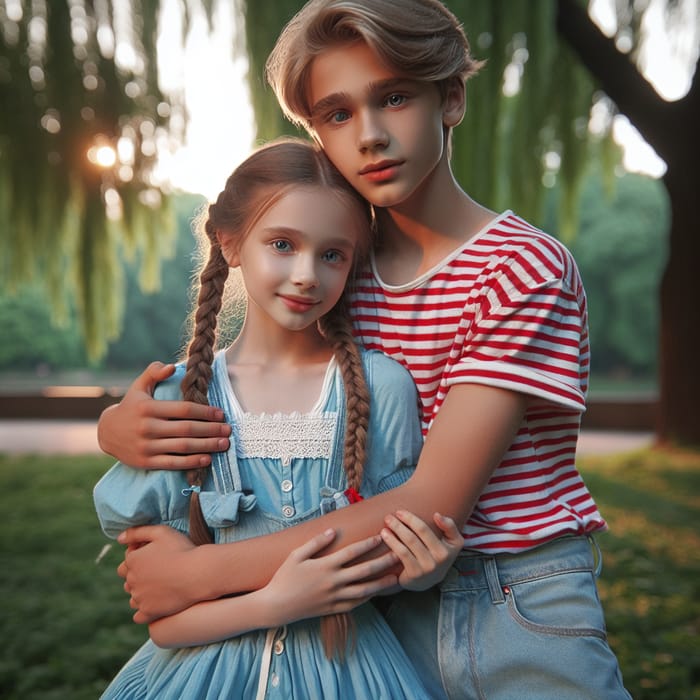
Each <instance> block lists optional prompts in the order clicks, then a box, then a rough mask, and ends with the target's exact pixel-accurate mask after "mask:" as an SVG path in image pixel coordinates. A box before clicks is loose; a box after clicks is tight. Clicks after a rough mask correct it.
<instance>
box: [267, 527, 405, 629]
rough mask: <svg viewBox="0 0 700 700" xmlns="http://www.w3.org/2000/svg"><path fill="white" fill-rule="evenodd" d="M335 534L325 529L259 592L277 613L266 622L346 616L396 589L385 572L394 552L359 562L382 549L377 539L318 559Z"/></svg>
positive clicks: (393, 560)
mask: <svg viewBox="0 0 700 700" xmlns="http://www.w3.org/2000/svg"><path fill="white" fill-rule="evenodd" d="M335 535H336V533H335V531H334V530H326V531H325V532H323V533H322V534H320V535H317V536H316V537H314V538H312V539H311V540H309V541H308V542H307V543H306V544H303V545H302V546H301V547H298V548H297V549H294V550H292V552H291V553H290V554H289V556H288V557H287V559H286V560H285V561H284V563H283V564H282V566H280V568H279V569H278V570H277V572H276V573H275V575H274V576H273V577H272V579H271V580H270V582H269V583H268V584H267V586H265V588H263V589H261V591H260V593H261V594H263V595H265V596H266V598H268V599H269V602H268V605H269V606H270V610H274V611H275V612H274V613H273V616H274V619H273V620H268V623H272V624H274V625H281V624H286V623H289V622H293V621H295V620H301V619H306V618H309V617H318V616H321V615H328V614H331V613H341V612H348V611H350V610H352V609H353V608H356V607H357V606H358V605H361V604H362V603H364V602H366V601H367V600H369V599H370V598H371V597H372V596H374V595H376V594H378V593H381V592H382V591H384V590H386V589H387V588H391V587H395V586H396V584H397V578H396V575H395V574H390V573H386V572H387V571H388V570H389V569H390V568H391V567H395V565H396V563H397V561H398V559H397V557H396V556H395V555H394V554H393V553H392V552H385V553H383V554H381V555H380V556H378V557H376V558H374V559H369V560H367V561H361V562H356V561H355V560H357V559H358V557H362V556H363V555H366V554H368V553H370V552H372V550H374V549H376V548H377V547H378V546H380V545H381V542H382V539H381V537H380V536H379V535H374V536H372V537H368V538H367V539H365V540H361V541H360V542H355V543H353V544H350V545H347V546H346V547H343V548H342V549H339V550H338V551H336V552H333V553H332V554H326V555H325V556H319V557H315V556H314V555H316V554H318V553H319V552H320V551H321V550H323V549H324V548H325V547H326V546H328V545H329V544H330V543H331V542H332V541H333V539H334V538H335ZM353 562H354V563H353Z"/></svg>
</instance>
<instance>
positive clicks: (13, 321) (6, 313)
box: [0, 174, 669, 385]
mask: <svg viewBox="0 0 700 700" xmlns="http://www.w3.org/2000/svg"><path fill="white" fill-rule="evenodd" d="M557 197H558V190H557V189H556V188H555V189H554V190H552V191H551V192H550V198H549V202H548V206H547V207H546V209H547V210H548V211H547V212H546V213H545V222H546V220H547V218H551V220H552V223H555V222H556V216H557V214H556V208H557V203H556V200H557ZM204 201H205V200H204V199H203V198H202V197H198V196H194V195H180V196H177V197H175V198H174V199H173V205H174V206H173V210H174V212H175V219H176V221H177V236H176V241H175V254H174V256H173V259H172V260H171V261H169V262H168V263H167V264H165V265H164V266H163V270H162V273H161V286H160V290H159V291H158V292H157V293H154V294H148V295H144V294H143V293H142V292H141V290H140V288H139V282H138V266H139V261H138V260H133V261H131V262H125V263H124V264H125V279H126V297H125V313H126V315H127V317H128V319H129V323H127V324H126V325H125V327H124V330H123V332H122V334H121V336H120V338H119V339H118V340H117V341H115V342H112V343H110V345H109V347H108V350H107V353H106V355H105V356H104V357H103V358H102V360H100V362H99V364H98V365H97V366H96V367H99V368H101V369H103V370H121V369H124V370H133V369H134V368H140V367H143V366H145V365H146V364H147V363H148V362H150V361H151V360H152V359H153V358H156V357H157V358H160V359H161V360H163V361H171V360H174V359H176V358H177V357H178V355H179V352H180V349H181V346H182V343H183V335H182V334H183V324H184V322H185V317H186V314H187V311H188V306H189V297H188V286H189V279H190V274H191V270H192V256H193V253H194V237H193V235H192V231H191V225H192V220H193V217H194V215H195V214H196V212H197V211H198V210H199V208H200V207H201V206H202V205H203V204H204ZM668 215H669V213H668V203H667V199H666V194H665V191H664V188H663V186H662V185H661V184H660V183H659V182H658V180H654V179H652V178H649V177H645V176H642V175H632V174H628V175H625V176H624V177H622V178H620V179H619V181H618V183H617V186H616V188H615V193H614V196H613V197H612V198H608V197H606V196H604V195H603V184H602V182H601V179H600V177H599V176H598V175H596V174H592V175H591V176H590V177H589V178H588V179H587V180H586V181H585V186H584V187H583V191H582V215H581V225H580V230H579V233H578V235H577V236H576V238H575V239H574V240H573V241H572V243H571V248H572V252H573V253H574V255H575V257H576V260H577V262H578V265H579V268H580V270H581V274H582V276H583V279H584V283H585V285H586V288H587V294H588V304H589V308H590V314H591V329H590V331H591V343H592V345H593V347H594V348H595V352H594V353H593V359H592V362H593V365H592V370H593V372H594V374H596V375H598V376H602V375H608V376H610V375H612V376H615V377H618V378H621V379H633V380H639V379H642V380H653V379H654V378H655V377H656V367H657V359H658V357H657V355H658V344H657V342H656V338H657V336H658V330H659V311H658V303H657V296H658V285H659V282H660V279H661V274H662V272H663V268H664V265H665V261H666V257H667V255H668V250H667V248H668V236H667V233H666V232H667V230H668ZM0 327H2V328H3V329H4V331H5V338H4V341H3V343H2V346H0V372H1V371H10V370H12V369H22V370H25V371H37V370H38V371H40V372H44V373H47V372H49V373H50V372H56V371H59V370H66V369H74V368H79V367H84V366H85V365H86V364H87V361H88V359H87V356H86V352H85V348H84V346H83V345H82V343H81V342H80V334H79V332H78V321H77V317H76V315H75V313H71V314H69V316H68V317H67V319H66V323H65V324H64V325H63V326H62V327H59V328H55V327H54V326H52V324H51V322H50V312H49V308H48V304H47V302H46V299H45V297H44V292H43V289H42V287H41V285H35V286H27V287H26V289H25V291H24V292H23V293H22V294H21V295H19V296H14V295H8V294H1V293H0ZM594 385H595V382H594Z"/></svg>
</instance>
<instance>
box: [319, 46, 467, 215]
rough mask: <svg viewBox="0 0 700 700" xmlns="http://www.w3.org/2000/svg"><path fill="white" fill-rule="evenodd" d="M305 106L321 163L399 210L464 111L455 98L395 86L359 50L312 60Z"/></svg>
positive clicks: (395, 78)
mask: <svg viewBox="0 0 700 700" xmlns="http://www.w3.org/2000/svg"><path fill="white" fill-rule="evenodd" d="M309 100H310V104H311V125H312V127H313V130H314V132H315V134H316V137H317V138H318V140H319V141H320V143H321V146H322V147H323V150H324V151H325V152H326V155H328V157H329V158H330V159H331V161H332V162H333V163H334V165H335V166H336V168H338V170H340V172H341V173H342V174H343V175H344V176H345V178H346V179H347V180H348V181H349V182H350V183H351V184H352V185H353V187H355V189H356V190H358V191H359V192H360V194H362V195H363V196H364V197H365V198H366V199H367V200H368V201H370V202H371V203H372V204H374V205H375V206H378V207H395V206H398V205H400V204H404V203H406V202H407V201H408V199H409V198H410V197H411V195H412V194H413V193H414V192H415V191H416V190H417V189H418V187H419V186H420V185H421V184H422V183H423V182H424V181H425V180H426V178H428V177H429V176H430V174H431V173H433V172H434V171H435V169H436V168H437V166H438V164H439V163H440V162H441V161H442V160H443V158H444V159H445V160H446V153H445V131H444V128H445V127H451V126H455V125H456V124H458V123H459V121H460V120H461V118H462V115H463V111H464V101H463V93H459V94H454V95H450V96H448V98H447V99H445V100H444V101H443V100H442V99H441V96H440V93H439V90H438V89H437V86H436V85H434V84H432V83H426V82H421V81H415V80H409V79H406V78H402V77H401V76H399V75H397V74H396V73H395V72H393V71H392V70H391V69H389V68H387V67H386V66H385V65H384V64H383V63H381V62H380V61H379V59H378V58H377V56H376V55H375V53H374V52H373V51H372V49H370V47H369V46H367V45H366V44H364V43H359V44H353V45H350V46H338V47H335V48H329V49H326V50H325V51H324V52H323V53H322V54H320V55H319V56H317V57H316V58H315V59H314V61H313V63H312V65H311V73H310V80H309Z"/></svg>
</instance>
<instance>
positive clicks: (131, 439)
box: [97, 362, 231, 470]
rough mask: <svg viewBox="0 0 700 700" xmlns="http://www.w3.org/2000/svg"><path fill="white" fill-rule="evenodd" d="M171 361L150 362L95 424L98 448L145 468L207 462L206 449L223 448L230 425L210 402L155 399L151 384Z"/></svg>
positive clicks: (164, 374) (162, 377) (170, 370)
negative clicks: (122, 396)
mask: <svg viewBox="0 0 700 700" xmlns="http://www.w3.org/2000/svg"><path fill="white" fill-rule="evenodd" d="M174 369H175V365H164V364H163V363H161V362H153V363H151V364H150V365H149V366H148V367H147V368H146V369H145V370H144V372H143V373H142V374H140V375H139V376H138V377H137V378H136V379H135V380H134V381H133V383H132V384H131V386H130V387H129V389H128V391H127V392H126V394H125V395H124V398H123V399H122V400H121V402H120V403H119V404H116V405H114V406H109V407H108V408H106V409H105V410H104V411H103V412H102V415H101V416H100V419H99V422H98V424H97V441H98V443H99V446H100V449H101V450H102V451H103V452H106V453H107V454H110V455H112V456H113V457H115V458H116V459H117V460H119V461H120V462H121V463H122V464H128V465H129V466H132V467H136V468H145V469H174V470H176V469H178V470H179V469H190V468H192V467H205V466H208V465H209V464H211V455H210V454H209V453H211V452H220V451H222V450H227V449H228V446H229V441H228V436H229V435H230V433H231V428H230V426H229V425H228V424H227V423H224V422H223V420H224V413H223V411H222V410H221V409H220V408H217V407H215V406H205V405H202V404H198V403H193V402H189V401H155V400H153V392H154V389H155V386H156V384H158V382H162V381H164V380H165V379H167V378H168V377H170V376H171V375H172V373H173V371H174Z"/></svg>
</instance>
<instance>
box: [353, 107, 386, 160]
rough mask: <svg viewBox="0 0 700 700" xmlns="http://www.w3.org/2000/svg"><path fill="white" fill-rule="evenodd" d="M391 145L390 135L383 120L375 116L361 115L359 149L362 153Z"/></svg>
mask: <svg viewBox="0 0 700 700" xmlns="http://www.w3.org/2000/svg"><path fill="white" fill-rule="evenodd" d="M388 143H389V135H388V134H387V132H386V129H385V128H384V126H383V124H382V122H381V120H380V119H379V118H378V117H376V116H375V115H373V114H370V113H364V114H362V113H361V114H360V115H359V133H358V147H359V149H360V150H361V151H371V150H373V149H375V148H384V147H386V146H387V145H388Z"/></svg>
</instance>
